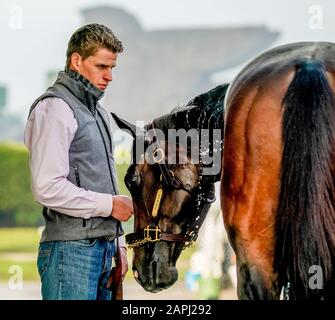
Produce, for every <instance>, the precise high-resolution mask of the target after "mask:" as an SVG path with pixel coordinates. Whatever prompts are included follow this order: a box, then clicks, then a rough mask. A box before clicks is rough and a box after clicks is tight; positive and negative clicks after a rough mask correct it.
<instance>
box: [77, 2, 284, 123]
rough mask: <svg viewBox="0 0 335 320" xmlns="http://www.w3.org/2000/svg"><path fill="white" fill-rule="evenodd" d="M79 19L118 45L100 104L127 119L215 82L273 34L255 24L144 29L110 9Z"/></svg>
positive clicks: (148, 115)
mask: <svg viewBox="0 0 335 320" xmlns="http://www.w3.org/2000/svg"><path fill="white" fill-rule="evenodd" d="M82 14H83V16H84V23H94V22H97V23H102V24H105V25H107V26H109V27H110V28H111V29H112V30H113V32H114V33H115V34H116V35H117V37H118V38H119V39H120V40H121V41H122V43H123V45H124V52H123V53H122V54H120V55H119V61H118V66H117V68H116V69H115V72H114V80H113V83H112V85H111V86H110V87H109V88H108V92H107V94H106V99H105V103H104V104H105V106H106V107H108V108H109V109H110V110H113V111H114V112H116V113H117V114H119V115H120V116H123V117H125V118H127V119H128V120H130V121H136V120H144V121H146V122H147V121H149V120H151V119H153V118H154V117H157V116H159V115H162V114H164V113H168V112H169V111H170V110H171V109H172V108H173V107H175V106H176V105H177V104H184V103H186V102H187V101H188V100H190V99H192V98H193V97H194V96H196V95H198V94H200V93H201V92H203V91H206V90H208V89H210V88H212V87H214V86H215V85H216V83H213V81H211V80H212V79H213V77H212V75H213V74H215V73H216V72H219V71H222V70H228V69H231V68H234V67H236V66H238V65H241V64H242V63H244V62H246V61H248V60H249V59H251V58H253V57H254V56H255V55H257V54H259V53H260V52H261V51H263V50H265V49H266V48H268V47H270V45H271V44H272V43H273V42H274V40H275V39H276V38H277V36H278V33H277V32H272V31H270V30H268V29H267V28H266V27H265V26H259V27H248V26H243V27H231V28H208V29H204V28H199V29H175V30H171V29H169V30H154V31H146V30H144V29H143V27H142V26H141V24H140V22H139V21H138V20H137V19H136V17H134V16H133V15H131V14H130V13H128V12H126V11H124V10H122V9H119V8H115V7H110V6H98V7H93V8H87V9H84V10H82Z"/></svg>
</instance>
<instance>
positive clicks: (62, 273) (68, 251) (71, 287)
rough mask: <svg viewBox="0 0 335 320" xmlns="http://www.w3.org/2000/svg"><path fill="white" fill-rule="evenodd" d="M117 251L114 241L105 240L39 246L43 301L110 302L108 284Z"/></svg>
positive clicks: (47, 243)
mask: <svg viewBox="0 0 335 320" xmlns="http://www.w3.org/2000/svg"><path fill="white" fill-rule="evenodd" d="M115 251H116V250H115V244H114V241H107V240H105V239H104V238H99V239H87V240H74V241H50V242H42V243H40V246H39V250H38V258H37V268H38V272H39V274H40V277H41V282H42V298H43V300H110V299H111V291H110V290H108V289H106V283H107V280H108V276H109V271H110V269H111V266H112V257H113V256H114V254H115Z"/></svg>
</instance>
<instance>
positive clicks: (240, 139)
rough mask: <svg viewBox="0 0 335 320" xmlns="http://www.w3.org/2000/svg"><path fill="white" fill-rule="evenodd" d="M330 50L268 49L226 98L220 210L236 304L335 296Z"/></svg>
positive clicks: (334, 80)
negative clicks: (231, 255)
mask: <svg viewBox="0 0 335 320" xmlns="http://www.w3.org/2000/svg"><path fill="white" fill-rule="evenodd" d="M334 90H335V44H333V43H324V42H321V43H318V42H310V43H309V42H303V43H294V44H289V45H284V46H280V47H278V48H274V49H272V50H270V51H268V52H265V53H264V54H262V55H260V56H259V57H258V58H256V59H255V60H253V61H252V62H250V63H249V64H248V65H247V66H246V67H245V68H244V69H243V70H242V71H241V72H240V73H239V75H238V76H237V77H236V79H235V80H234V81H233V83H232V84H231V86H230V88H229V91H228V93H227V97H226V102H225V110H226V118H225V142H224V150H225V151H224V159H223V176H222V184H221V206H222V209H223V214H224V223H225V226H226V229H227V232H228V234H229V238H230V242H231V244H232V246H233V248H234V250H235V253H236V255H237V276H238V296H239V298H240V299H278V298H279V296H280V292H281V289H282V288H283V287H285V288H287V294H288V297H289V298H290V299H299V300H300V299H330V298H335V287H334V280H335V274H334V270H333V268H334V258H335V208H334V205H335V202H334V200H335V199H334V196H335V192H334V191H335V190H334V178H335V172H334V169H335V165H334V163H335V162H334V160H335V158H334V156H335V154H334V151H335V140H334V139H335V100H334Z"/></svg>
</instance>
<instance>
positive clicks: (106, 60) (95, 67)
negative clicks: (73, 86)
mask: <svg viewBox="0 0 335 320" xmlns="http://www.w3.org/2000/svg"><path fill="white" fill-rule="evenodd" d="M116 59H117V53H114V52H112V51H110V50H108V49H105V48H103V49H99V50H98V51H97V52H96V54H95V55H93V56H89V57H87V58H86V59H83V58H82V57H81V56H80V55H79V54H78V53H73V54H72V59H71V67H70V68H71V69H74V70H76V71H77V72H78V73H79V74H81V75H82V76H84V77H85V78H86V79H87V80H89V81H90V82H91V83H93V84H94V85H95V86H96V87H97V88H99V89H100V90H102V91H104V90H105V89H106V88H107V86H108V84H109V82H110V81H112V69H113V68H114V67H115V66H116Z"/></svg>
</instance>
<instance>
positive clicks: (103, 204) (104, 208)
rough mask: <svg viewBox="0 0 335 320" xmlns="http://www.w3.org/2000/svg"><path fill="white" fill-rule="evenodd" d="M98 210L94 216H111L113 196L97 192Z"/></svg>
mask: <svg viewBox="0 0 335 320" xmlns="http://www.w3.org/2000/svg"><path fill="white" fill-rule="evenodd" d="M95 198H96V199H95V200H96V204H97V207H96V210H95V211H94V213H93V215H92V217H104V218H106V217H109V216H110V215H111V213H112V209H113V196H112V195H110V194H105V193H95Z"/></svg>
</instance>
